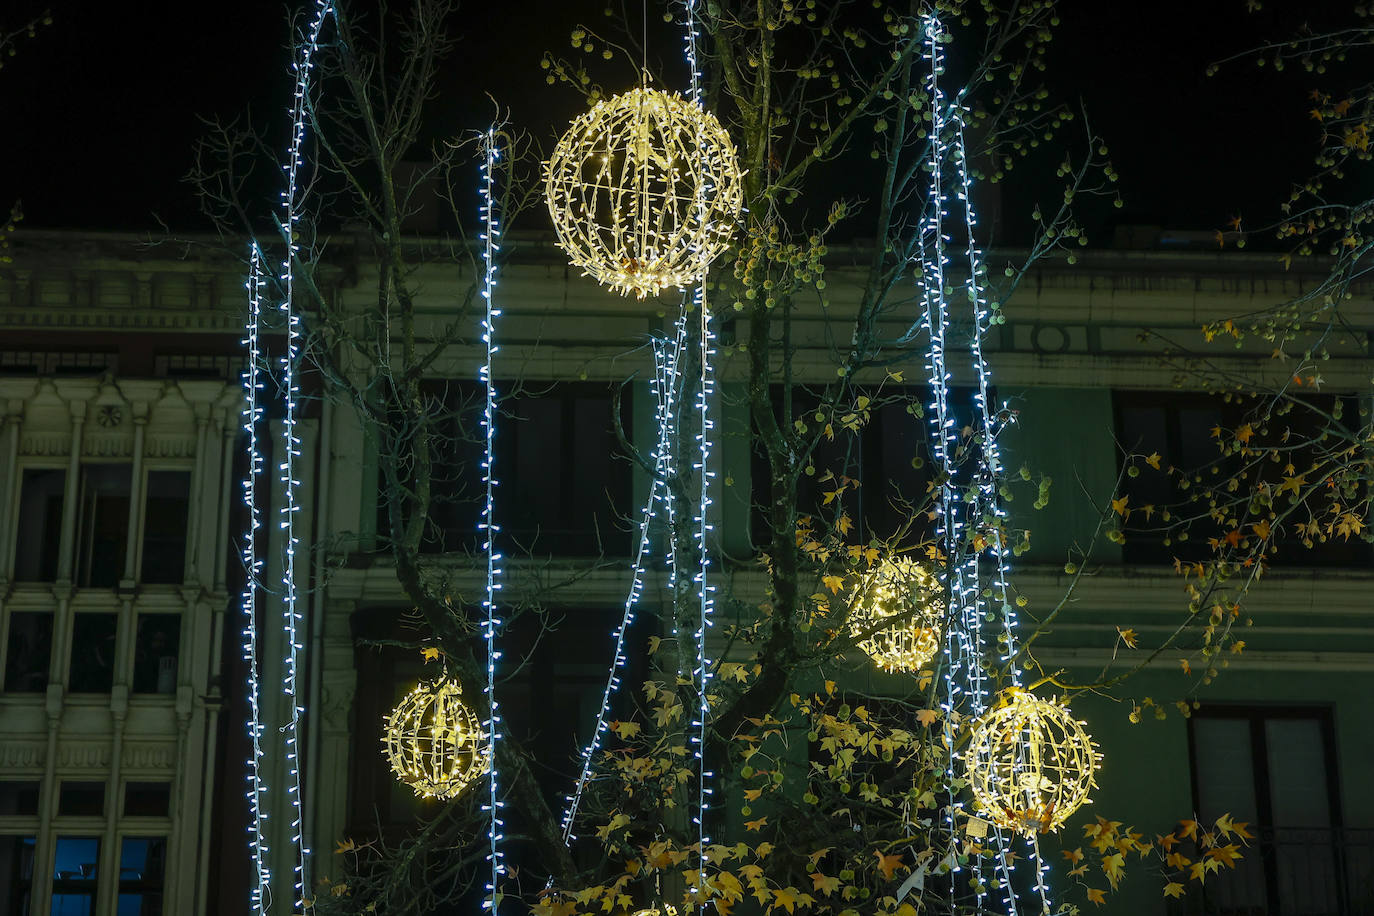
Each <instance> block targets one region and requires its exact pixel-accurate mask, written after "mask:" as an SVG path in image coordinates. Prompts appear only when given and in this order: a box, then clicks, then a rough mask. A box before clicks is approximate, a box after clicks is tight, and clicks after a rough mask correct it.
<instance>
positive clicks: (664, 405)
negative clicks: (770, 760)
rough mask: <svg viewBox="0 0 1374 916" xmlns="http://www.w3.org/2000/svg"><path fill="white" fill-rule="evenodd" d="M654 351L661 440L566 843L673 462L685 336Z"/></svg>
mask: <svg viewBox="0 0 1374 916" xmlns="http://www.w3.org/2000/svg"><path fill="white" fill-rule="evenodd" d="M651 343H652V346H653V351H654V378H653V382H652V383H651V386H652V389H653V393H654V396H655V400H656V402H657V408H656V411H655V416H656V419H657V421H658V441H657V444H656V445H655V447H654V454H653V458H652V463H653V466H654V473H653V475H652V479H651V480H650V483H649V496H648V498H647V499H646V500H645V503H644V511H643V512H642V513H641V514H640V520H639V545H638V547H636V549H635V558H634V561H633V563H632V564H631V567H630V569H631V572H630V590H629V593H628V594H627V595H626V596H625V603H624V612H623V614H622V615H621V618H620V623H619V625H618V626H616V628H615V630H614V631H613V632H612V639H613V641H614V643H615V654H614V655H613V656H612V659H611V669H610V672H609V674H607V676H606V686H605V688H604V689H603V690H602V692H601V706H600V708H599V709H598V710H597V714H596V725H595V727H594V728H593V729H592V737H591V740H590V741H589V742H587V744H586V746H584V747H583V749H582V766H581V770H580V771H579V773H578V776H577V783H576V784H575V786H574V788H573V791H572V794H570V795H569V796H568V798H567V802H568V806H567V808H566V809H565V810H564V812H563V843H564V845H567V844H569V843H571V842H572V841H573V840H574V839H575V838H576V837H575V834H574V833H573V824H574V822H575V821H576V818H577V809H578V806H579V805H580V804H581V802H582V794H583V792H584V791H585V790H586V787H587V783H588V781H589V780H590V779H591V773H592V760H593V758H594V757H595V755H596V752H597V751H598V750H599V749H600V748H601V742H602V740H603V738H604V737H605V733H606V728H607V723H608V716H609V715H610V711H611V699H612V697H614V695H615V693H616V691H617V690H619V688H620V671H621V669H622V668H623V667H624V666H625V662H626V661H627V657H626V654H625V642H626V637H627V634H628V632H629V629H630V626H631V625H632V624H633V623H634V621H635V609H636V607H637V606H638V605H639V600H640V597H641V596H642V594H643V591H644V564H645V561H646V560H647V559H648V557H649V552H650V549H649V541H650V538H649V532H650V526H651V523H652V521H653V519H654V516H655V507H656V506H657V504H658V502H659V499H660V493H661V491H662V490H665V489H666V487H665V486H664V481H666V480H667V479H668V466H669V462H670V460H671V459H670V456H669V448H670V445H671V442H672V437H673V430H674V426H673V422H672V417H673V411H674V410H675V409H676V406H675V403H674V387H673V384H672V382H673V379H674V378H675V377H676V371H677V369H676V360H677V358H678V356H679V355H680V354H679V352H678V351H679V350H680V349H681V346H682V340H681V334H679V335H678V338H677V340H676V341H669V340H667V339H666V338H663V337H655V338H654V339H653V341H652V342H651Z"/></svg>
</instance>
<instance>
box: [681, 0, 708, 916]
mask: <svg viewBox="0 0 1374 916" xmlns="http://www.w3.org/2000/svg"><path fill="white" fill-rule="evenodd" d="M684 5H685V7H686V12H687V16H686V38H685V41H686V53H687V64H688V67H689V69H690V71H691V99H692V102H693V103H694V104H696V105H698V106H700V105H701V103H702V92H701V71H700V67H699V65H698V55H697V40H698V38H699V37H700V36H699V35H698V32H697V21H696V0H686V2H685V4H684ZM709 180H710V176H709V175H708V176H705V179H704V180H703V181H700V182H697V186H696V188H697V195H698V200H697V206H698V212H699V213H700V214H701V218H702V219H703V220H704V219H706V216H707V212H708V208H707V202H706V193H707V191H708V188H707V185H708V184H709ZM692 298H693V301H694V304H695V307H696V309H697V313H698V315H699V316H700V320H701V324H700V336H701V340H700V353H699V360H700V370H701V376H700V379H699V384H698V387H697V402H696V407H697V413H698V417H699V422H700V429H699V430H698V434H697V446H698V451H697V461H696V462H695V465H696V470H697V473H698V475H699V476H698V480H699V482H700V492H699V498H698V503H697V509H696V516H695V518H694V519H693V522H694V527H695V535H696V542H697V544H696V547H697V570H696V574H695V576H694V581H695V582H696V585H697V599H698V619H697V630H696V633H695V634H694V635H695V638H696V650H697V658H696V671H694V672H693V674H694V675H695V676H696V679H697V684H698V693H697V696H698V703H697V710H696V716H695V721H694V722H693V723H692V724H693V725H694V726H695V728H696V733H695V735H693V737H692V742H693V743H694V744H695V745H696V759H697V804H696V809H697V810H696V813H695V815H694V816H693V821H694V823H695V824H696V828H697V844H698V845H697V850H698V861H699V865H698V868H697V886H696V887H694V888H692V891H693V893H695V894H697V895H698V897H699V899H700V901H701V903H700V908H699V909H700V911H701V912H705V909H706V902H707V900H706V894H705V893H704V891H705V889H706V887H707V873H706V866H707V865H708V864H709V862H710V853H709V852H708V851H707V849H708V847H709V845H710V842H711V838H710V836H709V835H708V833H707V828H706V812H707V809H708V808H709V807H710V804H709V799H710V796H711V795H712V789H711V788H710V785H709V783H710V779H711V776H712V775H713V774H712V773H711V771H710V770H709V769H707V766H708V762H707V760H706V738H707V729H708V727H709V722H710V716H711V705H710V701H709V699H708V696H709V695H708V690H709V688H710V683H711V675H712V671H711V664H710V658H709V653H708V652H707V645H706V641H707V637H708V634H709V633H710V630H711V626H712V617H713V615H714V613H715V587H714V586H713V585H711V583H710V581H709V572H710V566H711V556H710V545H709V543H708V537H709V534H710V531H711V528H712V526H711V523H710V521H709V519H710V515H709V513H710V507H711V478H712V477H714V476H715V473H714V472H713V471H712V470H711V430H712V429H713V428H714V427H715V421H714V420H712V419H711V410H710V405H711V398H712V396H713V394H714V393H715V377H714V374H713V369H712V365H711V362H712V360H711V357H712V356H714V355H715V335H714V332H713V331H712V329H711V313H710V309H709V308H708V306H707V302H706V278H705V276H703V277H702V279H701V281H700V282H699V283H698V284H697V286H696V289H695V291H694V293H693V297H692ZM684 304H685V303H684Z"/></svg>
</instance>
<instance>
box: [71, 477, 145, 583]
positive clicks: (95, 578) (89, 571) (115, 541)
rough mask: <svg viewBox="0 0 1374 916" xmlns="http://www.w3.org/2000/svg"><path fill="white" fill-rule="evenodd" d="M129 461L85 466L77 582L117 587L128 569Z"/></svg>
mask: <svg viewBox="0 0 1374 916" xmlns="http://www.w3.org/2000/svg"><path fill="white" fill-rule="evenodd" d="M132 479H133V475H132V468H131V466H130V465H127V464H92V465H85V466H83V467H82V468H81V527H80V529H79V531H80V536H79V540H78V542H77V566H76V576H77V578H76V581H77V584H78V585H80V586H83V587H86V588H114V587H115V586H117V585H118V584H119V577H120V576H121V575H123V572H124V544H125V538H127V537H128V534H129V486H130V482H131V481H132Z"/></svg>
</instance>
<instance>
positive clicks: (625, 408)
mask: <svg viewBox="0 0 1374 916" xmlns="http://www.w3.org/2000/svg"><path fill="white" fill-rule="evenodd" d="M612 394H613V388H612V387H611V386H608V385H596V384H558V385H552V386H550V387H549V388H547V389H545V390H543V391H540V392H531V393H526V394H522V395H520V396H518V397H513V398H509V399H507V400H504V401H502V403H501V416H500V418H499V419H498V420H497V427H496V433H497V436H498V442H497V444H496V461H497V471H498V477H497V479H498V480H500V481H503V482H505V486H502V487H501V488H500V489H499V490H498V491H497V500H498V504H497V517H498V519H500V525H501V529H502V533H503V534H504V535H505V536H506V538H507V539H509V540H514V541H515V542H517V543H518V544H519V545H520V546H521V547H523V548H524V549H526V550H531V551H534V552H536V553H538V554H542V555H546V554H564V555H573V556H587V555H594V554H598V553H603V552H604V553H607V554H611V555H625V554H628V553H629V551H630V533H629V530H628V528H627V527H626V526H625V524H624V523H623V519H624V518H625V517H626V516H627V515H628V513H629V504H630V493H631V468H630V465H629V462H628V461H627V460H626V459H625V458H624V457H623V456H622V455H621V451H620V444H619V442H618V440H617V438H616V432H615V418H614V417H613V415H612V405H613V403H614V401H613V397H612ZM621 406H622V411H621V418H620V419H621V423H622V426H623V428H624V431H625V435H626V437H627V438H629V437H631V436H632V433H631V431H630V411H629V403H628V398H626V399H624V400H623V401H622V405H621ZM507 552H510V551H507Z"/></svg>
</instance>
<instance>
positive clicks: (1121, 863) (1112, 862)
mask: <svg viewBox="0 0 1374 916" xmlns="http://www.w3.org/2000/svg"><path fill="white" fill-rule="evenodd" d="M1125 872H1126V856H1125V855H1123V854H1122V853H1119V852H1114V853H1112V854H1111V855H1109V856H1103V857H1102V873H1103V874H1104V875H1106V876H1107V880H1108V881H1110V882H1111V885H1112V889H1113V890H1115V889H1116V886H1117V884H1118V883H1119V882H1120V881H1121V876H1122V875H1123V874H1125Z"/></svg>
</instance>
